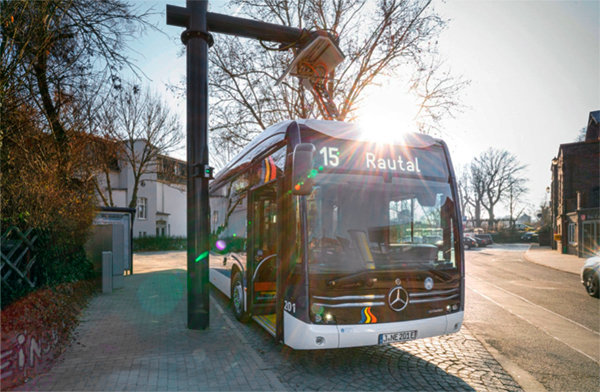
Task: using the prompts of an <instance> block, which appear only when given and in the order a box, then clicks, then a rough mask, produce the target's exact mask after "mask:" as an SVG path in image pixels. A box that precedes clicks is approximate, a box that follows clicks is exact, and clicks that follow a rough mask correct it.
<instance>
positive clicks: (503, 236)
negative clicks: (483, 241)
mask: <svg viewBox="0 0 600 392" xmlns="http://www.w3.org/2000/svg"><path fill="white" fill-rule="evenodd" d="M522 235H523V233H522V232H519V231H517V230H502V231H499V232H497V233H493V234H492V239H493V240H494V242H496V243H499V244H512V243H515V242H522V241H521V236H522Z"/></svg>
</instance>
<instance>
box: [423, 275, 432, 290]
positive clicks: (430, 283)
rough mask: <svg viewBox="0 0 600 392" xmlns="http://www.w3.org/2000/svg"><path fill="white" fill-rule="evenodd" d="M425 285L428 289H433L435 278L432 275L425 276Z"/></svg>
mask: <svg viewBox="0 0 600 392" xmlns="http://www.w3.org/2000/svg"><path fill="white" fill-rule="evenodd" d="M424 286H425V289H426V290H431V289H432V288H433V279H432V278H431V276H428V277H427V278H425V283H424Z"/></svg>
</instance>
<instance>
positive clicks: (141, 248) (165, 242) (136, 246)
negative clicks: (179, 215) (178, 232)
mask: <svg viewBox="0 0 600 392" xmlns="http://www.w3.org/2000/svg"><path fill="white" fill-rule="evenodd" d="M185 249H187V239H186V238H185V237H167V236H157V237H154V236H148V237H139V238H134V239H133V251H134V252H146V251H156V250H185Z"/></svg>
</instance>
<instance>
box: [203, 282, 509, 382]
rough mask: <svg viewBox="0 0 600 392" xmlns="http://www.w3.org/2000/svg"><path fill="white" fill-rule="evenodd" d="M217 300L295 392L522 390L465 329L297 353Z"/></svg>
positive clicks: (278, 375)
mask: <svg viewBox="0 0 600 392" xmlns="http://www.w3.org/2000/svg"><path fill="white" fill-rule="evenodd" d="M215 291H216V290H215ZM213 296H214V298H215V303H216V304H217V305H219V306H221V307H222V308H224V313H225V316H226V317H228V318H229V319H230V320H232V324H233V325H235V327H236V328H238V329H239V330H240V332H241V333H242V334H243V335H244V337H245V339H246V341H247V342H248V343H249V344H250V345H251V346H252V347H253V348H254V350H256V351H257V352H258V353H259V355H260V356H261V357H262V359H263V362H264V363H265V364H267V366H269V367H270V368H271V370H272V371H273V372H274V373H275V374H277V377H278V378H279V380H280V381H281V383H282V384H283V385H284V386H285V387H286V389H289V390H295V391H296V390H307V391H317V390H318V391H331V390H336V391H351V390H354V391H373V390H395V391H461V390H462V391H473V390H476V391H520V390H521V387H520V386H519V384H517V383H516V382H515V381H514V380H513V379H512V377H511V376H510V375H508V374H507V373H506V372H505V371H504V369H503V368H502V367H501V366H500V364H499V363H498V362H497V361H496V360H495V359H494V358H493V357H492V356H491V355H490V353H489V352H488V351H487V350H486V349H485V348H484V347H483V346H482V345H481V343H480V342H479V341H478V340H477V339H476V338H475V337H473V336H472V335H471V333H470V332H469V330H468V328H466V327H464V326H463V328H462V329H461V331H460V332H459V333H457V334H454V335H448V336H442V337H436V338H428V339H421V340H415V341H412V342H407V343H398V344H393V345H389V346H372V347H360V348H346V349H338V350H314V351H294V350H291V349H289V348H287V347H285V346H283V345H280V344H276V343H275V342H274V340H273V338H272V337H271V335H269V334H268V333H267V332H265V331H264V330H263V329H262V328H261V327H260V326H259V325H258V324H256V323H254V322H250V323H248V324H247V325H242V324H240V323H239V322H237V321H235V319H234V318H233V313H232V312H231V310H230V309H229V308H227V306H228V305H227V302H226V301H227V298H226V297H225V296H222V295H220V294H216V293H215V294H214V295H213Z"/></svg>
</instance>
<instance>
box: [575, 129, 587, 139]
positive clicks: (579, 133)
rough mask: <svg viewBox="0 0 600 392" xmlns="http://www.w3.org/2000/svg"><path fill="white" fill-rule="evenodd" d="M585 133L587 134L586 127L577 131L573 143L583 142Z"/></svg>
mask: <svg viewBox="0 0 600 392" xmlns="http://www.w3.org/2000/svg"><path fill="white" fill-rule="evenodd" d="M586 132H587V127H583V128H581V129H580V130H579V131H577V137H576V138H575V141H576V142H584V141H585V134H586Z"/></svg>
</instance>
